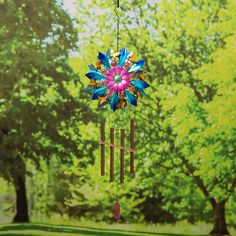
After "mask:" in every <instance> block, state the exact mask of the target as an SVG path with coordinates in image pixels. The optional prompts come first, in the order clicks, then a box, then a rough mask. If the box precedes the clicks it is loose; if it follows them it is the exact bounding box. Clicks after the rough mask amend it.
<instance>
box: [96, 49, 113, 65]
mask: <svg viewBox="0 0 236 236" xmlns="http://www.w3.org/2000/svg"><path fill="white" fill-rule="evenodd" d="M98 59H99V60H100V61H101V63H102V64H103V65H104V66H105V67H106V68H107V69H110V68H111V66H110V62H109V58H108V57H107V55H106V54H104V53H102V52H99V53H98Z"/></svg>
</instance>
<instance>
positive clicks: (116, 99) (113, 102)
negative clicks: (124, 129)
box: [110, 92, 119, 111]
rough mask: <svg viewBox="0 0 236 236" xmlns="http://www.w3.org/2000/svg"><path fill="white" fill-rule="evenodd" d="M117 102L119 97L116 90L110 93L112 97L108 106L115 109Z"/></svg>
mask: <svg viewBox="0 0 236 236" xmlns="http://www.w3.org/2000/svg"><path fill="white" fill-rule="evenodd" d="M118 103H119V98H118V93H117V92H116V93H114V94H113V95H112V99H111V104H110V107H111V110H112V111H115V110H116V109H117V104H118Z"/></svg>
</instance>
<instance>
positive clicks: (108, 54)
mask: <svg viewBox="0 0 236 236" xmlns="http://www.w3.org/2000/svg"><path fill="white" fill-rule="evenodd" d="M106 56H107V58H110V57H111V49H110V48H108V49H107V53H106Z"/></svg>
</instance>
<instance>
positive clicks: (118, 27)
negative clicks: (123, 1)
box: [115, 0, 120, 52]
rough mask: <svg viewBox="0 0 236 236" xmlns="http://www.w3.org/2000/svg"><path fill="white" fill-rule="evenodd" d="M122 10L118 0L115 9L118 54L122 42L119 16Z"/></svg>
mask: <svg viewBox="0 0 236 236" xmlns="http://www.w3.org/2000/svg"><path fill="white" fill-rule="evenodd" d="M119 10H120V1H119V0H117V5H116V8H115V14H116V22H117V25H116V50H117V52H118V51H119V40H120V16H119V12H118V11H119Z"/></svg>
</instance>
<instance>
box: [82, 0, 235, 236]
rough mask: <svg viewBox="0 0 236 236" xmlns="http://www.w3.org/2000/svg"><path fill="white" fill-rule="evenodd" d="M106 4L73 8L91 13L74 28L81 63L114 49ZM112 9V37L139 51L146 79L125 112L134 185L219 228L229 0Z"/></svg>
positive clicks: (227, 117) (231, 111)
mask: <svg viewBox="0 0 236 236" xmlns="http://www.w3.org/2000/svg"><path fill="white" fill-rule="evenodd" d="M114 7H115V5H112V6H111V5H107V4H106V3H105V1H93V2H91V3H90V4H87V3H83V2H82V1H81V2H79V4H78V17H79V18H82V19H88V18H86V17H88V16H90V17H91V18H92V19H93V21H92V24H90V23H91V22H90V20H88V21H87V22H86V21H85V20H83V21H82V22H81V23H82V24H84V26H82V25H80V27H79V31H80V32H86V33H85V34H81V35H82V36H81V41H80V42H82V43H83V45H84V47H83V48H82V49H83V50H81V51H80V56H79V59H78V61H79V62H80V63H84V67H85V65H86V64H87V62H90V61H91V58H94V55H96V53H97V51H104V49H105V48H106V47H113V48H115V41H114V36H115V27H116V25H115V14H112V13H113V9H114ZM98 8H99V10H98ZM121 8H122V10H123V16H122V18H121V19H122V20H121V21H122V26H121V38H120V45H121V46H125V47H127V48H129V49H133V50H134V51H135V52H136V54H137V55H140V58H143V59H145V60H146V69H147V70H148V71H149V72H150V73H149V76H148V79H149V82H151V85H152V86H151V88H150V89H149V93H148V95H147V96H146V97H145V98H144V99H143V100H141V101H140V102H139V107H138V108H137V109H136V110H135V112H134V113H135V117H136V124H137V125H136V127H137V129H136V132H137V133H138V138H137V141H141V142H138V143H137V149H138V150H139V152H138V155H137V157H138V158H137V167H136V169H137V170H138V172H139V174H140V175H139V177H138V178H137V179H136V181H137V182H136V185H137V186H136V188H137V191H138V189H140V188H141V189H142V190H141V192H142V193H143V194H144V195H145V196H146V199H148V197H150V196H155V198H156V199H158V197H161V199H162V202H161V203H160V204H162V208H163V209H165V210H167V211H169V212H171V213H172V214H173V215H174V216H175V218H176V219H188V220H189V221H196V220H198V219H202V220H207V221H214V229H213V231H212V234H214V233H215V234H220V233H222V234H223V233H225V234H226V233H227V229H226V225H225V224H224V223H225V222H224V207H225V203H226V201H230V199H233V197H234V185H235V161H234V160H233V157H234V155H235V147H234V146H235V145H234V143H235V122H234V120H235V107H234V106H235V105H234V103H235V98H234V94H235V91H234V90H235V72H234V71H235V63H234V61H233V58H234V57H235V56H234V50H233V47H235V45H234V42H235V38H234V36H230V35H233V34H235V17H234V13H233V12H234V11H235V2H234V1H190V0H189V1H184V2H182V1H164V0H163V1H158V2H153V1H129V2H125V3H122V4H121ZM108 13H109V14H108ZM91 18H89V19H91ZM112 22H114V23H113V24H112ZM88 32H89V34H88ZM99 32H102V34H101V33H100V34H99ZM100 45H101V47H99V46H100ZM85 60H86V62H84V61H85ZM221 63H222V64H221ZM81 74H84V70H83V69H81ZM85 80H86V79H85ZM96 183H97V184H98V185H99V180H98V179H97V181H96ZM128 192H129V189H127V193H128ZM228 199H229V200H228ZM144 203H145V200H144ZM141 206H142V204H141ZM143 206H144V205H143ZM220 222H221V223H220ZM222 222H223V223H222ZM220 225H221V226H220Z"/></svg>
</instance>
